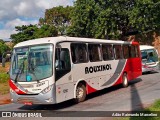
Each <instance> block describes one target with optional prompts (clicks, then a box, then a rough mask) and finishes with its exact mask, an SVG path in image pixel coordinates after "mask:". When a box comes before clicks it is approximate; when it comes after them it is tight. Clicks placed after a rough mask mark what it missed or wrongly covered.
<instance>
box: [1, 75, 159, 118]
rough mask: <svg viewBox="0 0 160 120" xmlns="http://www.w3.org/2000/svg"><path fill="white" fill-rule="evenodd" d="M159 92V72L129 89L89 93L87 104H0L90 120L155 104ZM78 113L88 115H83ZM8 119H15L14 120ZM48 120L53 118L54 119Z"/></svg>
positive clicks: (21, 109)
mask: <svg viewBox="0 0 160 120" xmlns="http://www.w3.org/2000/svg"><path fill="white" fill-rule="evenodd" d="M159 93H160V73H159V72H156V73H152V74H145V75H142V76H141V77H139V78H137V79H135V80H132V81H130V85H129V87H127V88H121V86H116V87H111V88H107V89H104V90H101V91H98V92H96V93H93V94H90V95H88V96H87V100H86V101H85V102H82V103H79V104H74V102H73V101H72V100H70V101H66V102H63V103H60V104H56V105H33V106H26V105H21V104H13V103H12V104H8V105H0V111H22V112H23V111H32V112H38V111H42V112H45V115H46V116H47V115H48V116H52V115H53V114H55V113H57V112H58V111H62V112H60V113H59V112H58V113H57V114H59V116H63V115H64V116H66V114H67V113H63V111H73V112H74V115H75V116H76V114H77V117H79V116H80V114H82V116H83V113H85V115H86V113H87V115H88V117H91V116H93V117H96V116H101V115H102V114H105V112H104V113H103V112H96V111H136V110H139V109H143V108H145V107H147V106H149V105H150V104H152V103H153V102H154V101H155V100H157V99H160V94H159ZM76 111H78V112H76ZM79 111H88V112H82V113H81V112H79ZM73 112H72V113H73ZM102 116H103V115H102ZM58 118H59V117H58ZM6 119H7V120H12V119H13V118H9V119H8V118H6ZM25 119H28V118H25ZM45 119H51V117H50V118H45ZM59 119H60V118H59ZM68 119H70V118H68ZM77 119H78V118H77ZM79 119H80V118H79ZM94 119H95V118H94ZM97 119H101V118H97ZM102 119H103V118H102Z"/></svg>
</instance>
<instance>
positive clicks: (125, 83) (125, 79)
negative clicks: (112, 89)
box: [122, 73, 128, 88]
mask: <svg viewBox="0 0 160 120" xmlns="http://www.w3.org/2000/svg"><path fill="white" fill-rule="evenodd" d="M122 86H123V87H124V88H125V87H128V77H127V73H124V74H123V77H122Z"/></svg>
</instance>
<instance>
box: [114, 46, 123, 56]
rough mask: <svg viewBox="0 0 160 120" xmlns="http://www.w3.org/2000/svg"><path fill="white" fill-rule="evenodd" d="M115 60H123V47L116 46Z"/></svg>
mask: <svg viewBox="0 0 160 120" xmlns="http://www.w3.org/2000/svg"><path fill="white" fill-rule="evenodd" d="M114 53H115V59H122V54H121V53H122V48H121V45H114Z"/></svg>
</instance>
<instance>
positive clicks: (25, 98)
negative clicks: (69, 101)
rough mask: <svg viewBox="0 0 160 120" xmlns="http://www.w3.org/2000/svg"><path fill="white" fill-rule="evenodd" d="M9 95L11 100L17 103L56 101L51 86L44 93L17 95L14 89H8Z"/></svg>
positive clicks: (47, 102) (51, 102) (48, 102)
mask: <svg viewBox="0 0 160 120" xmlns="http://www.w3.org/2000/svg"><path fill="white" fill-rule="evenodd" d="M10 95H11V102H13V103H19V104H26V105H32V104H55V103H56V93H55V89H54V88H52V89H51V90H50V91H49V92H48V93H46V94H42V93H39V94H32V95H31V94H25V95H18V94H17V93H16V92H15V91H13V90H10Z"/></svg>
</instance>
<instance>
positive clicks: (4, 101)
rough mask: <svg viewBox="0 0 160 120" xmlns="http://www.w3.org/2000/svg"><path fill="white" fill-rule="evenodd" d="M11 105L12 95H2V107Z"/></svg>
mask: <svg viewBox="0 0 160 120" xmlns="http://www.w3.org/2000/svg"><path fill="white" fill-rule="evenodd" d="M9 103H11V100H10V94H5V95H0V105H3V104H9Z"/></svg>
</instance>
